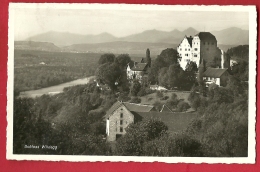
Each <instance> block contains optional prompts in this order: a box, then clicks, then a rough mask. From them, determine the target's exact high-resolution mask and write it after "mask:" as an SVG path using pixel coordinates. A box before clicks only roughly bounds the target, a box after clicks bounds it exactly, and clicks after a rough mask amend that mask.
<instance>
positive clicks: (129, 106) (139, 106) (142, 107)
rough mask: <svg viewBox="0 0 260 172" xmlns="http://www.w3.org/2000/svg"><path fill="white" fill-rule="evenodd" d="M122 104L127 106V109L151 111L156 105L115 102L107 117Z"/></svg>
mask: <svg viewBox="0 0 260 172" xmlns="http://www.w3.org/2000/svg"><path fill="white" fill-rule="evenodd" d="M121 105H123V106H125V107H126V109H127V110H129V111H134V112H150V111H151V110H152V109H153V108H154V107H153V106H150V105H142V104H135V103H128V102H119V101H117V102H115V103H114V104H113V105H112V106H111V108H110V109H109V110H108V111H107V113H106V118H107V117H109V116H110V115H111V114H112V113H113V112H114V111H115V110H117V109H118V108H119V107H120V106H121Z"/></svg>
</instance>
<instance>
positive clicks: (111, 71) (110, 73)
mask: <svg viewBox="0 0 260 172" xmlns="http://www.w3.org/2000/svg"><path fill="white" fill-rule="evenodd" d="M121 75H122V73H121V69H120V67H119V65H117V64H115V63H112V64H111V63H105V64H103V65H101V66H99V67H98V69H97V71H96V77H97V81H99V82H100V83H101V84H107V85H108V86H109V87H110V89H111V90H113V91H114V90H116V88H117V84H116V83H118V82H119V79H120V77H121Z"/></svg>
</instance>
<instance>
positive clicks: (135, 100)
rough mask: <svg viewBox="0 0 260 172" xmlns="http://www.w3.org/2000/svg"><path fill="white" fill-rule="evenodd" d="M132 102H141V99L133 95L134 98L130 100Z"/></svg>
mask: <svg viewBox="0 0 260 172" xmlns="http://www.w3.org/2000/svg"><path fill="white" fill-rule="evenodd" d="M130 103H141V99H140V98H138V97H133V98H132V99H131V100H130Z"/></svg>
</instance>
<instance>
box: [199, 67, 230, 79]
mask: <svg viewBox="0 0 260 172" xmlns="http://www.w3.org/2000/svg"><path fill="white" fill-rule="evenodd" d="M226 71H227V69H219V68H208V69H207V70H206V71H205V72H204V73H203V76H204V77H214V78H219V77H221V75H223V74H224V73H225V72H226Z"/></svg>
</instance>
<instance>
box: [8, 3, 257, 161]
mask: <svg viewBox="0 0 260 172" xmlns="http://www.w3.org/2000/svg"><path fill="white" fill-rule="evenodd" d="M19 8H33V9H35V8H51V9H107V10H158V11H159V10H160V11H161V10H169V11H238V12H248V13H249V58H250V60H249V100H248V102H249V106H248V114H249V116H248V127H249V128H248V157H243V158H236V157H234V158H212V157H210V158H209V157H192V158H190V157H142V156H139V157H135V156H87V155H86V156H85V155H84V156H83V155H73V156H72V155H17V154H13V153H12V145H13V139H12V138H13V118H12V114H13V78H14V77H13V76H14V68H13V67H14V59H13V57H14V27H15V23H14V14H15V10H16V9H19ZM8 26H9V30H8V45H9V49H8V82H7V121H8V125H7V153H6V158H7V159H9V160H44V161H89V162H105V161H112V162H128V161H135V162H166V163H227V164H230V163H239V164H240V163H248V164H252V163H255V158H256V140H255V137H256V133H255V125H256V58H257V56H256V45H257V42H256V40H257V23H256V7H255V6H217V5H213V6H197V5H194V6H190V5H189V6H188V5H185V6H183V5H174V6H173V5H133V4H58V3H50V4H48V3H37V4H36V3H10V4H9V20H8Z"/></svg>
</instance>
